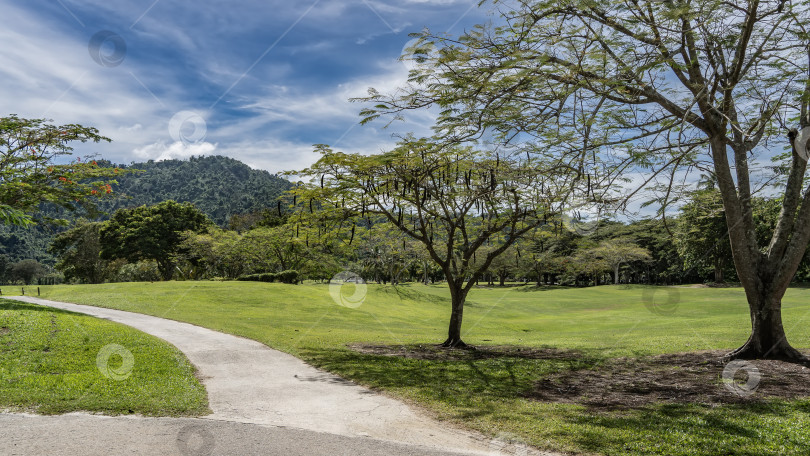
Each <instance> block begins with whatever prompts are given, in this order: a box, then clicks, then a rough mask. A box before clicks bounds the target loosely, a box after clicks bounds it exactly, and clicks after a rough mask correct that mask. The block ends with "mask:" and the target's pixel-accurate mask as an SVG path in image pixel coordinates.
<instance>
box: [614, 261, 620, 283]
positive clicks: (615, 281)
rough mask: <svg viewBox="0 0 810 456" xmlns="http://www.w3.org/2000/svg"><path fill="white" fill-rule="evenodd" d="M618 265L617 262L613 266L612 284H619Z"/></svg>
mask: <svg viewBox="0 0 810 456" xmlns="http://www.w3.org/2000/svg"><path fill="white" fill-rule="evenodd" d="M619 266H620V265H618V264H617V265H616V266H614V267H613V277H614V278H613V285H618V284H619Z"/></svg>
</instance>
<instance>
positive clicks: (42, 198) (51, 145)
mask: <svg viewBox="0 0 810 456" xmlns="http://www.w3.org/2000/svg"><path fill="white" fill-rule="evenodd" d="M47 122H48V121H47V120H45V119H23V118H19V117H17V116H16V115H14V114H12V115H10V116H8V117H0V222H2V223H4V224H15V225H30V224H33V223H35V217H33V215H32V214H33V213H35V212H36V211H37V209H38V207H39V205H40V204H41V203H43V202H48V203H53V204H56V205H58V206H61V207H64V208H66V209H69V210H74V209H77V208H79V207H85V208H93V207H94V205H93V200H94V199H95V198H98V197H103V196H105V195H108V194H110V193H112V186H111V185H110V184H112V183H115V181H113V180H111V178H112V177H113V176H114V175H115V174H118V172H119V170H117V169H114V168H103V167H100V166H99V165H98V163H96V162H95V161H89V162H88V161H85V162H82V161H81V159H80V158H77V159H75V160H73V161H68V160H67V159H66V158H67V157H64V156H69V155H71V151H72V150H73V148H72V147H70V144H71V143H74V142H76V141H79V142H87V141H92V142H101V141H107V142H109V141H110V139H109V138H106V137H104V136H101V135H99V134H98V130H97V129H95V128H91V127H84V126H82V125H78V124H69V125H61V126H57V125H51V124H49V123H47Z"/></svg>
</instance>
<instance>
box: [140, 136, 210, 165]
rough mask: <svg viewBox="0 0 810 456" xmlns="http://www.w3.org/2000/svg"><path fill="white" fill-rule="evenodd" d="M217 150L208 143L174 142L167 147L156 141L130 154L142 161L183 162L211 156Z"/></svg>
mask: <svg viewBox="0 0 810 456" xmlns="http://www.w3.org/2000/svg"><path fill="white" fill-rule="evenodd" d="M216 150H217V144H211V143H209V142H200V143H194V144H186V143H183V142H182V141H175V142H173V143H171V144H169V145H166V143H164V142H162V141H158V142H156V143H154V144H149V145H148V146H144V147H140V148H138V149H135V150H133V151H132V153H133V154H134V155H135V156H136V157H138V158H140V159H143V160H155V161H161V160H172V159H178V160H185V159H187V158H190V157H200V156H203V155H212V154H213V153H214V152H215V151H216Z"/></svg>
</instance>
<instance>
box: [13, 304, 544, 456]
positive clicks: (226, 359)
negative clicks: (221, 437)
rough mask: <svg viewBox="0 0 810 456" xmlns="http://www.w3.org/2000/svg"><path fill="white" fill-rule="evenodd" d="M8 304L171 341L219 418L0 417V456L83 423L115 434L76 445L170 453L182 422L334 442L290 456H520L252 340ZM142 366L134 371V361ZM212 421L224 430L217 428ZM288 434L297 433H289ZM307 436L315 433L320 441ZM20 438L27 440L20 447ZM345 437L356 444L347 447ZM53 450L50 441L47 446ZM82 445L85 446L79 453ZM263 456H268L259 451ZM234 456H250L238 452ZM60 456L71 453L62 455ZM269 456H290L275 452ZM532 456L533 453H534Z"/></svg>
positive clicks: (102, 313) (120, 315) (104, 313)
mask: <svg viewBox="0 0 810 456" xmlns="http://www.w3.org/2000/svg"><path fill="white" fill-rule="evenodd" d="M7 299H17V300H20V301H25V302H29V303H35V304H41V305H46V306H50V307H56V308H60V309H65V310H70V311H74V312H80V313H84V314H88V315H93V316H95V317H99V318H104V319H107V320H111V321H115V322H119V323H123V324H126V325H128V326H132V327H134V328H136V329H139V330H141V331H143V332H146V333H149V334H152V335H155V336H157V337H160V338H161V339H164V340H166V341H168V342H169V343H171V344H173V345H174V346H176V347H177V348H178V349H179V350H180V351H182V352H183V353H184V354H185V355H186V356H187V357H188V359H189V360H190V361H191V362H192V363H193V364H194V365H195V366H196V367H197V369H198V371H199V374H200V377H201V379H202V382H203V384H204V385H205V388H206V390H207V391H208V400H209V404H210V408H211V410H212V411H213V414H211V415H208V416H206V417H204V419H202V420H194V419H186V420H180V419H171V418H166V419H148V418H138V419H134V418H131V417H129V418H128V417H119V418H109V417H105V418H100V417H91V416H89V415H85V414H70V415H65V416H62V417H36V416H29V415H17V414H12V415H0V423H2V426H0V430H2V431H0V453H2V454H5V453H4V449H5V448H10V447H8V446H7V445H6V444H7V443H9V441H8V439H9V438H10V439H11V442H12V443H14V444H15V445H21V444H23V443H22V442H25V441H26V438H25V436H26V433H29V434H30V431H31V430H32V429H37V428H38V427H39V431H40V432H39V433H38V435H45V437H46V438H47V436H48V434H49V433H48V432H42V431H44V430H46V429H60V428H70V427H71V426H73V427H74V428H75V429H76V430H77V432H78V434H77V435H76V437H80V436H81V435H82V432H81V431H82V429H84V427H83V425H82V423H83V422H85V421H87V420H91V422H90V424H91V426H96V427H101V428H104V429H107V430H108V431H109V432H101V433H94V432H90V434H89V435H88V436H87V438H86V439H82V438H80V439H79V440H78V441H79V442H81V441H84V442H88V441H90V440H92V439H94V438H97V437H99V438H101V439H102V440H104V441H107V440H109V438H110V436H118V437H119V438H121V439H123V440H122V442H124V445H125V447H126V445H130V444H133V443H137V441H139V440H140V439H137V438H135V439H134V440H135V441H134V442H129V440H132V439H128V437H127V432H128V431H126V429H128V428H129V427H130V426H133V427H138V428H139V429H141V430H142V431H143V432H146V431H148V432H147V434H148V435H152V437H153V438H156V441H161V439H160V438H157V437H155V435H162V436H164V437H165V438H164V439H162V440H166V441H170V443H169V445H175V446H176V439H177V434H178V431H176V430H165V429H164V423H176V424H172V426H173V427H181V425H182V423H184V422H186V421H189V422H191V423H194V422H199V423H203V424H205V425H206V426H208V427H212V428H213V430H211V431H210V432H211V433H212V434H213V435H214V436H215V437H216V436H217V435H218V430H221V429H220V428H223V429H232V428H229V427H227V426H226V425H225V424H226V423H230V425H233V424H236V423H242V424H250V425H258V426H259V427H258V428H257V427H256V426H253V427H245V428H241V429H242V430H241V431H240V432H244V433H245V435H250V436H254V437H255V438H254V439H253V440H254V441H256V442H261V441H262V440H263V439H265V437H260V436H259V435H260V434H261V432H264V431H258V430H257V429H265V430H266V429H267V427H268V426H276V427H278V426H281V427H285V428H294V429H296V430H297V431H296V433H298V434H296V433H287V434H285V435H286V438H287V439H288V440H289V444H290V445H295V444H296V443H300V444H301V448H307V442H306V440H307V438H309V437H311V436H312V434H314V433H318V434H319V435H330V436H329V437H328V438H326V437H323V439H325V441H324V443H323V444H324V445H325V446H324V451H323V452H321V451H315V452H300V453H295V452H293V453H289V454H352V455H355V454H357V455H359V454H380V453H376V452H374V453H363V452H362V451H355V449H353V448H354V447H353V446H352V444H348V443H346V442H349V441H352V442H355V444H357V443H356V441H358V440H359V441H361V442H362V441H368V442H371V441H382V442H376V443H374V445H378V444H382V443H383V442H389V443H387V444H388V445H391V444H394V445H395V446H396V445H399V446H400V447H402V448H400V450H399V451H405V452H396V451H394V450H391V451H386V453H388V454H442V453H434V452H435V451H450V452H455V453H456V454H458V453H461V454H515V452H512V451H510V452H508V453H505V452H499V451H497V450H496V451H493V450H494V449H495V448H497V447H498V446H499V443H493V442H491V441H489V440H488V439H485V438H484V437H483V436H480V435H477V434H473V433H470V432H467V431H462V430H459V429H456V428H453V427H452V426H450V425H448V424H446V423H440V422H437V421H435V420H433V419H431V418H429V417H427V416H425V415H424V414H422V413H420V412H419V411H417V410H415V409H413V408H411V407H409V406H407V405H405V404H403V403H402V402H399V401H396V400H393V399H391V398H388V397H386V396H383V395H380V394H378V393H375V392H373V391H371V390H369V389H367V388H364V387H361V386H358V385H356V384H354V383H352V382H349V381H347V380H344V379H342V378H340V377H337V376H335V375H332V374H329V373H326V372H324V371H321V370H318V369H316V368H314V367H312V366H310V365H308V364H306V363H304V362H303V361H301V360H299V359H298V358H295V357H293V356H291V355H288V354H286V353H283V352H280V351H277V350H273V349H271V348H268V347H267V346H265V345H263V344H261V343H259V342H256V341H253V340H249V339H244V338H241V337H236V336H232V335H228V334H223V333H220V332H216V331H212V330H210V329H206V328H201V327H199V326H194V325H191V324H188V323H181V322H177V321H173V320H167V319H163V318H158V317H152V316H148V315H142V314H137V313H132V312H125V311H120V310H113V309H105V308H100V307H92V306H83V305H78V304H67V303H61V302H55V301H47V300H44V299H38V298H33V297H15V298H7ZM135 363H136V367H137V360H135ZM133 420H134V421H133ZM212 420H216V421H221V422H226V423H220V424H213V423H212ZM134 423H137V424H134ZM9 426H11V427H12V428H14V432H12V433H11V437H9V433H8V432H7V431H8V429H9ZM203 428H204V427H203ZM288 431H290V430H289V429H288ZM299 431H300V432H299ZM304 431H314V433H313V432H310V433H306V432H304ZM267 432H270V431H267ZM277 432H279V431H278V430H276V431H273V433H277ZM238 434H239V433H236V434H234V433H232V432H231V433H229V434H228V435H229V436H230V437H229V438H228V439H230V440H228V439H226V440H227V441H228V442H230V441H231V440H233V441H234V442H240V441H242V440H240V439H238V438H236V437H235V436H236V435H238ZM271 434H272V433H271ZM299 434H300V435H299ZM15 435H19V436H23V437H22V438H16V437H15ZM136 435H137V434H136ZM262 435H263V434H262ZM268 435H269V434H268ZM307 436H309V437H307ZM338 436H343V437H344V439H343V440H341V439H340V438H338ZM346 437H348V438H349V439H348V440H346V439H345V438H346ZM268 438H269V437H268ZM280 441H285V440H284V439H282V440H280ZM56 443H57V442H49V445H54V444H56ZM108 443H109V442H108ZM77 445H79V447H83V445H82V444H77ZM329 445H334V448H338V449H339V451H331V450H329V448H331V447H329ZM343 445H347V446H343ZM408 446H410V447H411V450H413V451H416V452H415V453H408V452H407V451H410V450H408ZM256 448H258V449H262V448H263V449H264V450H267V449H268V448H267V447H262V446H258V447H256ZM369 448H371V447H369ZM119 449H121V448H119ZM163 449H165V448H163ZM204 449H205V448H203V450H204ZM378 449H380V448H378ZM389 449H390V448H389ZM21 450H22V451H21V452H20V453H15V454H38V452H37V453H26V452H25V449H24V448H22V449H21ZM525 451H526V450H525V449H522V448H521V449H518V451H517V452H516V453H517V454H527V453H526V452H525ZM229 452H230V451H225V452H224V453H229ZM118 453H119V452H118V451H113V452H111V453H110V454H118ZM121 453H122V454H150V453H152V451H147V452H140V451H138V449H137V447H136V449H135V451H134V452H132V451H122V452H121ZM159 453H161V454H162V453H163V451H162V450H161V451H159ZM224 453H223V454H224ZM237 453H239V454H241V453H244V452H243V451H238V452H237ZM237 453H233V454H237ZM247 453H250V451H247ZM63 454H71V453H70V452H67V451H65V452H64V453H63ZM77 454H79V453H77ZM91 454H92V453H91ZM169 454H170V453H169ZM188 454H209V453H205V452H202V453H196V452H195V453H188ZM214 454H219V453H218V452H217V453H214ZM267 454H283V453H274V452H268V453H267ZM532 454H534V453H533V452H532Z"/></svg>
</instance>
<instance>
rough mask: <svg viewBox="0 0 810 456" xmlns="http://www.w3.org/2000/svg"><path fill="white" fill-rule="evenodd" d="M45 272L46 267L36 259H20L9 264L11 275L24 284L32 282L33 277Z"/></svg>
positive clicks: (40, 275)
mask: <svg viewBox="0 0 810 456" xmlns="http://www.w3.org/2000/svg"><path fill="white" fill-rule="evenodd" d="M46 273H47V271H46V269H45V268H44V267H43V266H42V265H41V264H39V262H38V261H36V260H22V261H18V262H16V263H14V264H13V265H12V266H11V277H12V278H13V279H14V280H20V281H22V283H24V284H26V285H30V284H32V283H33V282H34V279H37V278H39V277H42V276H43V275H45V274H46Z"/></svg>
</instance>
